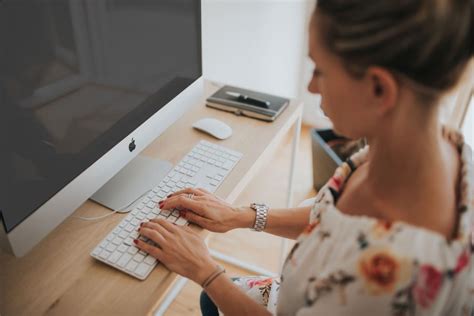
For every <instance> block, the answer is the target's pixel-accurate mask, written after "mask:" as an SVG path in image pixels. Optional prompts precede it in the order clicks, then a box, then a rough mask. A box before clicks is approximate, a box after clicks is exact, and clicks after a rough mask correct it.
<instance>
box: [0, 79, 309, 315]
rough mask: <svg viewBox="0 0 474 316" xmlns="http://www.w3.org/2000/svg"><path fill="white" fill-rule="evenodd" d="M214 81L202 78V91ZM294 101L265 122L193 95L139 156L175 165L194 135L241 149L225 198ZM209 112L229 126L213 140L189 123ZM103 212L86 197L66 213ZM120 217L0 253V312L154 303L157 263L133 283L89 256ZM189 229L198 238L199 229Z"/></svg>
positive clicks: (282, 129)
mask: <svg viewBox="0 0 474 316" xmlns="http://www.w3.org/2000/svg"><path fill="white" fill-rule="evenodd" d="M215 90H217V86H216V85H213V84H210V83H206V95H209V94H210V93H212V92H213V91H215ZM302 110H303V107H302V103H300V102H297V101H292V102H291V104H290V106H289V107H288V108H287V109H286V110H285V111H284V112H283V113H282V115H281V116H280V117H279V118H278V119H277V120H276V121H275V122H273V123H267V122H262V121H257V120H254V119H249V118H244V117H237V116H235V115H233V114H231V113H225V112H222V111H218V110H214V109H210V108H207V107H205V106H204V100H203V99H202V100H199V102H196V104H195V105H194V106H193V107H192V109H191V111H189V112H188V113H186V114H185V115H184V116H183V117H182V118H180V119H179V120H178V121H177V122H176V123H175V124H173V125H172V126H171V127H170V128H169V129H167V130H166V131H165V132H164V133H163V134H162V135H161V136H160V137H159V138H158V139H156V140H155V141H154V142H153V143H152V144H151V145H150V146H149V147H148V148H147V149H145V150H144V151H143V152H142V154H143V155H147V156H152V157H157V158H160V159H164V160H168V161H171V162H172V163H173V164H176V163H177V162H178V161H179V160H180V159H181V158H182V157H183V156H184V155H185V154H186V153H187V152H188V151H189V150H191V148H192V147H193V146H194V145H195V144H196V143H197V142H198V141H199V140H201V139H206V140H208V141H211V142H214V143H217V144H221V145H223V146H226V147H228V148H230V149H235V150H237V151H240V152H242V153H243V154H244V156H243V158H242V159H241V161H240V162H239V163H238V164H237V166H236V167H235V168H234V170H233V171H232V172H231V173H230V174H229V176H228V177H227V179H226V180H225V181H224V182H223V183H222V185H221V186H220V187H219V189H218V190H217V192H216V194H218V195H219V196H221V197H222V198H225V199H226V200H227V201H229V202H231V203H232V202H233V201H234V200H235V199H236V198H237V196H238V195H239V194H240V192H241V191H242V190H243V188H244V187H245V186H246V185H247V183H248V182H249V181H250V180H251V178H252V177H253V176H254V175H255V173H256V171H257V170H258V169H259V168H260V166H262V164H263V163H265V162H266V161H267V160H268V158H270V155H271V154H272V153H273V152H274V149H275V148H276V146H277V145H278V143H279V141H280V140H281V139H282V138H283V136H284V135H285V134H286V133H287V132H288V131H289V130H290V128H291V127H292V125H294V124H295V123H297V124H299V123H300V120H299V119H300V118H301V115H302ZM203 117H214V118H217V119H220V120H222V121H223V122H225V123H227V124H228V125H229V126H231V127H232V129H233V131H234V133H233V136H232V137H230V138H229V139H226V140H224V141H218V140H216V139H214V138H212V137H210V136H207V135H205V134H203V133H201V132H198V131H196V130H194V129H192V128H191V125H192V123H193V122H195V121H196V120H198V119H200V118H203ZM106 212H108V210H106V209H104V208H103V207H102V206H99V205H98V204H96V203H94V202H91V201H86V202H85V203H84V204H83V205H82V206H81V207H80V208H78V209H77V210H76V211H75V212H74V214H73V215H79V216H98V215H101V214H104V213H106ZM123 216H126V215H124V214H116V215H113V216H110V217H107V218H105V219H103V220H100V221H96V222H88V221H82V220H80V219H76V218H73V217H69V218H68V219H66V220H65V221H64V222H63V223H62V224H61V225H60V226H58V227H57V228H56V229H55V230H54V231H53V232H51V233H50V234H49V235H48V236H47V237H46V238H45V239H44V240H43V241H42V242H41V243H40V244H38V245H37V246H36V247H35V248H34V249H33V250H32V251H31V252H30V253H29V254H28V255H26V256H25V257H23V258H15V257H13V256H12V255H10V254H6V253H3V252H0V314H1V315H2V316H8V315H38V314H48V315H110V314H114V315H144V314H151V313H153V311H154V310H156V308H157V307H158V306H159V304H160V303H161V301H162V300H163V297H164V296H165V294H166V292H167V290H168V289H169V288H170V287H171V286H172V284H173V282H174V281H175V280H176V278H177V275H176V274H175V273H171V272H170V271H168V270H167V269H166V268H164V267H163V266H162V265H158V266H157V267H156V268H155V270H154V271H153V272H152V273H151V274H150V276H149V277H148V278H147V279H146V280H145V281H139V280H137V279H134V278H132V277H130V276H128V275H126V274H124V273H121V272H119V271H117V270H116V269H114V268H112V267H109V266H107V265H105V264H103V263H101V262H99V261H96V260H94V259H93V258H92V257H90V256H89V253H90V251H91V250H92V249H93V248H94V247H95V246H96V245H97V243H98V242H100V240H102V238H103V237H104V236H105V235H106V234H107V233H108V232H109V231H110V230H111V229H112V228H113V227H114V226H115V225H117V224H118V223H119V222H120V220H121V219H122V218H123ZM194 228H195V229H196V230H198V231H200V233H201V234H202V235H203V236H205V235H207V233H208V232H207V231H204V230H202V229H200V228H198V227H194Z"/></svg>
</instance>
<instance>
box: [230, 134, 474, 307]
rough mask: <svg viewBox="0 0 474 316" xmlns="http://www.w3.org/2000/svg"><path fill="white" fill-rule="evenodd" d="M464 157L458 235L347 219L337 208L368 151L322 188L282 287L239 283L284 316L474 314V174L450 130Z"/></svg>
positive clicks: (274, 282) (272, 282)
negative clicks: (337, 203)
mask: <svg viewBox="0 0 474 316" xmlns="http://www.w3.org/2000/svg"><path fill="white" fill-rule="evenodd" d="M443 135H444V136H445V137H447V138H448V139H449V140H451V141H452V142H453V143H454V144H456V146H457V148H458V150H459V153H460V156H461V177H460V183H459V199H458V208H457V209H458V212H459V225H458V227H459V231H458V235H457V237H456V238H455V239H454V240H451V241H448V240H446V238H444V237H443V236H442V235H441V234H438V233H436V232H434V231H430V230H427V229H424V228H420V227H416V226H413V225H410V224H407V223H403V222H397V221H396V222H384V221H380V220H377V219H375V218H371V217H367V216H353V215H346V214H343V213H342V212H341V211H339V210H338V209H337V208H336V207H335V204H336V201H337V198H338V196H339V194H340V193H341V192H342V189H343V185H344V183H345V182H346V180H347V179H348V177H349V176H350V174H351V173H352V172H353V171H354V170H355V168H357V167H358V166H359V165H361V164H362V163H364V162H365V161H366V159H367V153H368V150H369V148H368V147H366V148H364V149H363V150H361V151H359V152H358V153H356V154H355V155H353V156H352V157H351V158H350V159H349V160H348V161H347V162H345V163H343V164H342V165H341V166H340V167H339V168H338V169H337V170H336V172H335V174H334V176H333V177H332V178H331V179H330V180H329V182H328V183H327V184H326V185H325V186H324V188H322V189H321V190H320V191H319V193H318V195H317V198H316V202H315V204H314V206H313V208H312V210H311V215H310V224H309V225H308V226H307V227H306V229H305V230H304V232H303V233H302V234H301V235H300V236H299V237H298V239H297V241H296V243H295V245H294V247H293V249H292V250H291V252H290V254H289V255H288V258H287V260H286V263H285V265H284V267H283V271H282V277H281V280H278V279H271V278H263V277H243V278H239V279H237V280H235V281H234V282H235V283H236V284H237V285H239V286H240V287H241V288H242V289H243V290H244V291H245V292H246V293H247V294H248V295H250V296H251V297H252V298H254V299H255V300H257V301H258V302H259V303H260V304H262V305H265V306H267V309H268V310H269V311H271V312H272V313H274V314H277V315H332V316H333V315H466V316H471V315H474V314H471V313H474V311H473V309H474V233H473V220H474V199H473V196H474V183H473V180H474V170H473V165H472V157H471V150H470V148H469V147H468V146H467V145H465V144H464V142H463V139H462V135H461V134H459V133H457V132H455V131H452V130H448V129H443Z"/></svg>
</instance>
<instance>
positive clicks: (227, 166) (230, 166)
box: [222, 161, 233, 170]
mask: <svg viewBox="0 0 474 316" xmlns="http://www.w3.org/2000/svg"><path fill="white" fill-rule="evenodd" d="M232 165H233V163H232V162H230V161H226V162H225V163H224V165H223V166H222V168H223V169H225V170H229V169H230V168H232Z"/></svg>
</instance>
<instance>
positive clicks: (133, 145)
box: [128, 138, 137, 152]
mask: <svg viewBox="0 0 474 316" xmlns="http://www.w3.org/2000/svg"><path fill="white" fill-rule="evenodd" d="M136 147H137V146H136V145H135V139H133V138H132V141H131V142H130V144H129V145H128V150H130V152H132V151H134V150H135V148H136Z"/></svg>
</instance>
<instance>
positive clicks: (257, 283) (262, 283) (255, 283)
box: [247, 278, 273, 288]
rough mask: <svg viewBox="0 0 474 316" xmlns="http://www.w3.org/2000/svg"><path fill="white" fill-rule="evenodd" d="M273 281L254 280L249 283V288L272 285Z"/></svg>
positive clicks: (270, 279) (269, 279) (268, 279)
mask: <svg viewBox="0 0 474 316" xmlns="http://www.w3.org/2000/svg"><path fill="white" fill-rule="evenodd" d="M272 281H273V279H272V278H267V279H252V280H248V281H247V286H248V287H249V288H253V287H254V286H266V285H268V284H270V283H272Z"/></svg>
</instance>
